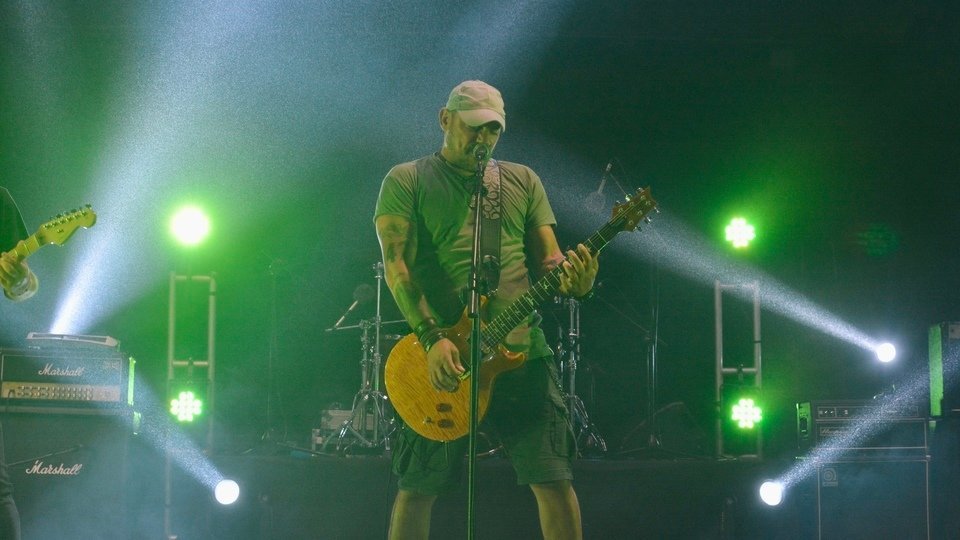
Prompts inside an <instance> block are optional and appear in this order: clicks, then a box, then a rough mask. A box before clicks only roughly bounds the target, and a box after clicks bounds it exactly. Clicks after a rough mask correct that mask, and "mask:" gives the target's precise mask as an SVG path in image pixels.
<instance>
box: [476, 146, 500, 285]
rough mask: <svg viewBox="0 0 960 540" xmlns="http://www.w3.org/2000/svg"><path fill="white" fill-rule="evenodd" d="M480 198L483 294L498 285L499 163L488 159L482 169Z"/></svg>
mask: <svg viewBox="0 0 960 540" xmlns="http://www.w3.org/2000/svg"><path fill="white" fill-rule="evenodd" d="M483 188H484V189H483V197H482V198H481V200H480V210H481V211H480V219H481V220H482V221H481V223H480V261H481V263H480V266H481V273H482V276H481V277H482V278H483V290H484V294H488V295H490V294H493V293H495V292H496V291H497V287H498V286H499V285H500V217H501V214H502V211H501V204H502V203H501V199H500V164H499V163H497V161H496V160H493V159H491V160H489V161H488V162H487V168H486V169H485V170H484V171H483Z"/></svg>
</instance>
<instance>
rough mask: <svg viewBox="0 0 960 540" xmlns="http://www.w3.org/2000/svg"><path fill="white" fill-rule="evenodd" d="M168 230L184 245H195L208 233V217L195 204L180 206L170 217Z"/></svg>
mask: <svg viewBox="0 0 960 540" xmlns="http://www.w3.org/2000/svg"><path fill="white" fill-rule="evenodd" d="M170 232H171V233H172V234H173V237H174V238H175V239H176V240H177V242H180V243H181V244H183V245H185V246H196V245H198V244H200V243H201V242H203V241H204V240H205V239H206V238H207V235H208V234H210V219H209V218H208V217H207V215H206V214H205V213H204V212H203V210H201V209H200V208H198V207H196V206H186V207H184V208H181V209H180V210H178V211H177V213H175V214H174V215H173V218H171V219H170Z"/></svg>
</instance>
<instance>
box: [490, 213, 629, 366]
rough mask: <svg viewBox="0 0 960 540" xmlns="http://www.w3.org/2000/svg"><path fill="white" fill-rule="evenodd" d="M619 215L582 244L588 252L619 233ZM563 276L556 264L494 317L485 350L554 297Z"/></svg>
mask: <svg viewBox="0 0 960 540" xmlns="http://www.w3.org/2000/svg"><path fill="white" fill-rule="evenodd" d="M621 220H622V218H621V217H620V216H617V217H614V219H612V220H610V221H609V222H608V223H607V224H606V225H604V226H603V227H601V228H600V230H599V231H597V232H595V233H594V234H593V236H591V237H590V238H588V239H587V240H586V241H584V242H583V245H585V246H586V247H587V248H588V249H590V252H591V253H594V254H595V255H599V253H600V250H602V249H603V248H604V247H606V245H607V244H609V243H610V241H611V240H613V238H614V237H615V236H616V235H617V233H619V232H620V230H621V229H620V221H621ZM562 275H563V264H562V263H561V264H558V265H557V266H556V267H554V268H553V269H552V270H550V271H549V272H547V274H546V275H544V276H543V277H541V278H540V279H539V280H537V282H536V283H534V284H533V286H532V287H530V289H529V290H528V291H527V292H525V293H523V294H522V295H520V297H519V298H517V299H516V300H514V301H513V303H511V304H510V305H509V306H508V307H507V309H505V310H504V311H503V312H502V313H500V315H497V316H496V317H495V318H494V319H493V320H492V321H490V324H488V325H487V327H486V330H487V331H486V332H485V333H484V334H483V348H484V350H488V351H489V350H493V348H494V347H496V346H497V345H498V344H499V343H500V342H501V341H503V340H504V338H506V337H507V334H509V333H510V331H511V330H513V329H514V328H516V327H517V326H519V325H520V323H522V322H523V321H525V320H527V319H528V318H529V317H530V315H531V314H532V313H533V312H534V311H535V310H536V309H537V308H538V307H539V306H540V305H542V304H543V303H544V302H546V301H547V300H549V299H551V298H553V297H554V296H555V295H556V294H557V291H559V290H560V278H561V276H562Z"/></svg>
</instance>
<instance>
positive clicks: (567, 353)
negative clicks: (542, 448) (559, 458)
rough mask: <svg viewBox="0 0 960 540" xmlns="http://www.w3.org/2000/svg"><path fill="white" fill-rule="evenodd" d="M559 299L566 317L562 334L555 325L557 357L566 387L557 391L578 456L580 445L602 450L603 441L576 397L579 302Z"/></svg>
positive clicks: (585, 409)
mask: <svg viewBox="0 0 960 540" xmlns="http://www.w3.org/2000/svg"><path fill="white" fill-rule="evenodd" d="M561 302H562V303H563V304H566V307H567V313H568V315H569V319H568V322H567V331H566V335H565V336H564V331H563V325H560V326H559V327H558V333H559V342H558V345H557V356H558V357H559V358H560V373H561V377H565V382H566V388H561V391H562V392H563V394H564V399H565V400H566V401H567V408H568V409H569V411H570V419H571V421H572V422H573V432H574V435H576V440H577V452H578V454H581V455H582V454H583V451H582V449H583V448H584V447H587V448H592V449H593V450H595V451H599V452H606V451H607V442H606V441H605V440H604V439H603V437H602V436H601V435H600V432H599V431H598V430H597V427H596V426H595V425H594V424H593V422H591V421H590V417H589V416H588V415H587V408H586V406H584V404H583V400H582V399H580V397H579V396H577V364H578V362H579V361H580V302H578V301H577V300H576V299H575V298H564V299H562V300H561ZM564 338H566V340H564Z"/></svg>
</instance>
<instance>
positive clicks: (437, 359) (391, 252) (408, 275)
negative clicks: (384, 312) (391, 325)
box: [376, 214, 464, 392]
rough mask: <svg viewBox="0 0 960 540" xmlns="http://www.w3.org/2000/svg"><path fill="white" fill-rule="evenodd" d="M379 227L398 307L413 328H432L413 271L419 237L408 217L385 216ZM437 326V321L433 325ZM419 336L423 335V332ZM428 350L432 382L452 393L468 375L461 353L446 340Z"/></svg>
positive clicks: (386, 270)
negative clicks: (465, 372) (460, 379)
mask: <svg viewBox="0 0 960 540" xmlns="http://www.w3.org/2000/svg"><path fill="white" fill-rule="evenodd" d="M376 225H377V238H379V240H380V251H381V252H382V254H383V275H384V278H385V279H386V281H387V287H389V288H390V292H391V293H393V298H394V300H396V302H397V307H399V308H400V312H401V313H402V314H403V316H404V318H406V319H407V322H408V323H409V324H410V328H414V329H420V328H424V327H425V326H429V325H430V323H431V321H433V312H432V310H431V309H430V306H429V305H428V304H427V299H426V297H425V296H424V295H423V291H422V290H421V289H420V286H419V285H418V284H417V283H416V281H415V280H414V278H413V274H412V272H411V268H412V266H413V261H414V260H415V259H416V256H417V234H416V230H415V229H414V226H413V224H412V223H411V222H410V220H409V219H407V218H405V217H401V216H395V215H389V214H385V215H381V216H379V217H378V218H377V221H376ZM435 324H436V322H435V321H433V325H435ZM418 334H420V335H422V333H420V332H418ZM421 341H423V340H421ZM425 348H426V349H427V362H428V363H429V372H430V381H431V382H432V383H433V385H434V387H436V388H438V389H443V390H448V391H451V392H452V391H454V390H456V389H457V386H458V384H459V379H458V376H459V375H460V374H461V373H463V372H464V368H463V365H462V364H461V363H460V351H459V350H457V348H456V346H455V345H454V344H453V342H452V341H450V340H449V339H446V338H444V337H440V338H439V339H438V340H437V341H435V342H432V343H429V344H428V345H427V346H426V347H425Z"/></svg>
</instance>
